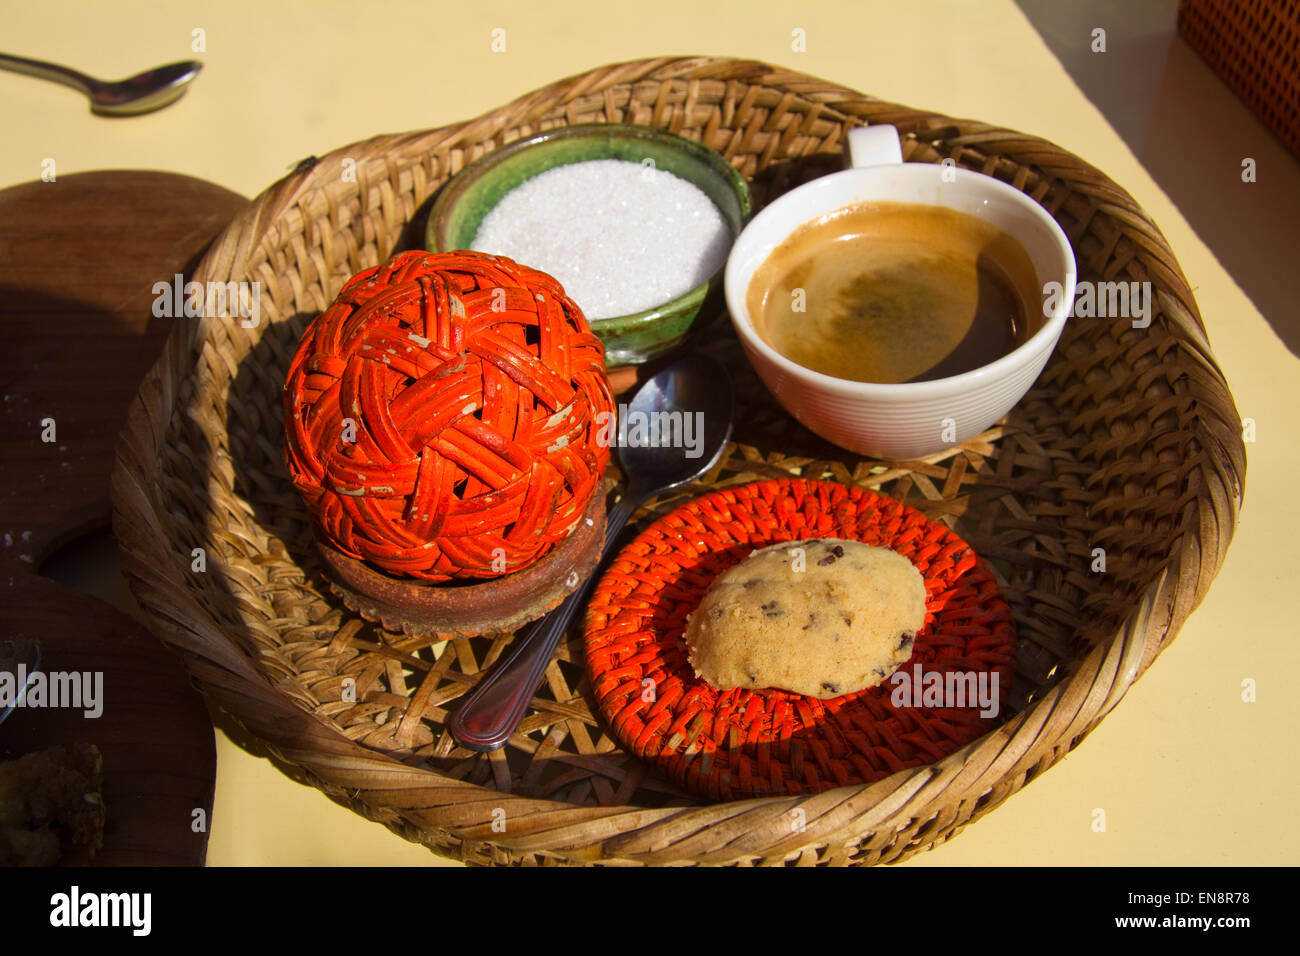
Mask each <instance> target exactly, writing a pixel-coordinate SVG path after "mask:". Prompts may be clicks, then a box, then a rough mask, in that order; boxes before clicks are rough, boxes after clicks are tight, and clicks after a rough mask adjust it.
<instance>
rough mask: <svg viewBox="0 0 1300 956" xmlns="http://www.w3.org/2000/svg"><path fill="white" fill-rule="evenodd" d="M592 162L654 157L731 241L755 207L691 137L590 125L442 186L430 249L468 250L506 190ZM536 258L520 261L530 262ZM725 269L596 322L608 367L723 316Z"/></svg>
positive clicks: (518, 147)
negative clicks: (711, 210)
mask: <svg viewBox="0 0 1300 956" xmlns="http://www.w3.org/2000/svg"><path fill="white" fill-rule="evenodd" d="M590 159H624V160H628V161H630V162H634V163H642V162H645V160H646V159H650V160H653V162H654V165H655V167H656V168H658V169H661V170H665V171H667V172H670V173H673V174H674V175H676V176H680V177H681V178H682V179H685V180H686V181H687V182H690V183H693V184H694V185H695V186H697V187H699V189H700V190H701V191H702V192H703V193H704V194H705V195H706V196H708V197H709V199H711V200H712V201H713V203H714V205H715V206H717V207H718V210H719V211H720V212H721V213H722V217H723V219H725V220H726V222H727V224H728V225H729V226H730V227H731V234H732V238H735V236H737V235H739V234H740V230H741V229H742V228H743V227H744V225H745V223H746V222H747V221H748V219H749V216H750V213H751V212H752V206H751V202H750V197H749V186H748V184H747V183H746V182H745V178H744V177H743V176H741V175H740V173H738V172H737V171H736V169H735V168H734V167H733V166H732V165H731V164H730V163H729V162H727V161H726V160H725V159H723V158H722V156H721V155H719V154H718V153H716V152H714V151H713V150H711V149H709V148H708V147H706V146H702V145H700V144H699V143H697V142H695V141H694V140H691V139H686V138H685V137H682V136H674V135H673V134H671V133H664V132H661V131H659V130H656V129H652V128H650V127H648V126H632V125H627V124H621V123H586V124H582V125H579V126H565V127H561V128H558V129H553V130H547V131H546V132H544V133H539V134H537V135H536V136H532V137H529V138H528V139H522V140H518V141H517V142H514V143H511V144H510V145H509V146H505V147H502V148H501V149H498V150H495V151H494V152H492V153H489V154H488V155H487V156H484V157H483V158H482V159H480V160H478V161H477V162H475V163H472V164H471V165H469V166H467V167H465V168H464V169H463V170H461V171H460V172H459V173H457V174H456V175H455V176H454V177H452V179H451V180H450V181H449V182H448V183H447V185H446V186H444V187H443V188H442V190H441V191H440V192H439V194H438V196H437V198H436V199H435V200H434V203H433V207H432V208H431V209H430V211H429V221H428V225H427V226H426V229H425V240H426V242H427V244H428V248H429V250H430V251H431V252H451V251H453V250H456V249H469V248H470V246H471V243H473V241H474V237H475V236H476V235H477V234H478V227H479V223H481V222H482V221H483V217H484V216H486V215H487V214H488V212H489V211H490V210H491V209H492V207H493V206H495V205H496V204H497V203H498V202H500V201H501V199H502V198H503V197H504V196H505V194H506V193H508V192H510V190H512V189H514V188H515V187H516V186H518V185H519V184H520V183H522V182H524V181H525V180H528V179H531V178H532V177H534V176H536V175H538V174H539V173H543V172H545V171H546V170H548V169H552V168H554V167H556V166H563V165H566V164H568V163H580V162H584V161H586V160H590ZM530 264H531V263H526V262H525V263H522V265H530ZM724 268H725V266H723V267H719V269H718V271H717V272H715V273H714V274H713V275H712V276H711V277H710V278H709V280H708V281H707V282H705V283H702V284H701V285H698V286H696V287H695V288H694V289H691V290H690V291H689V292H687V293H686V294H684V295H681V296H678V297H677V298H675V299H672V300H670V301H668V302H665V303H663V304H662V305H660V306H657V307H655V308H653V309H647V310H646V311H644V312H637V313H635V314H634V315H619V316H611V317H610V318H607V319H595V320H593V321H592V322H591V329H592V331H593V332H595V333H596V334H597V335H599V336H600V338H601V341H602V342H604V343H605V364H606V365H607V366H608V367H609V368H617V367H619V366H624V365H639V364H641V363H643V362H649V361H651V360H653V359H655V358H658V357H660V356H661V355H664V354H665V353H667V352H670V351H671V350H672V349H674V348H676V347H677V346H678V345H680V344H681V343H682V342H684V341H685V340H686V339H687V338H688V337H689V336H690V335H691V334H692V333H693V332H695V331H697V330H698V329H700V328H702V327H703V326H705V325H707V324H708V323H709V322H711V321H712V320H713V319H715V318H717V316H718V315H719V314H721V312H722V309H723V306H724V300H723V294H722V273H723V269H724Z"/></svg>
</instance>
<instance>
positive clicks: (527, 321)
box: [285, 251, 613, 581]
mask: <svg viewBox="0 0 1300 956" xmlns="http://www.w3.org/2000/svg"><path fill="white" fill-rule="evenodd" d="M612 409H613V399H612V397H611V395H610V391H609V381H608V379H607V378H606V376H605V363H604V349H603V347H602V346H601V343H600V340H599V339H598V338H596V336H595V335H594V334H592V332H591V330H590V328H589V326H588V324H587V320H586V318H585V317H584V316H583V314H582V312H581V310H580V309H579V308H578V306H577V305H576V304H575V303H574V302H573V301H572V300H571V299H570V298H569V297H568V296H566V295H565V293H564V290H563V289H562V288H561V287H560V285H559V283H558V282H556V281H555V280H554V279H553V278H551V277H550V276H548V275H546V274H545V273H541V272H537V271H536V270H533V269H529V268H527V267H526V266H521V265H519V264H518V263H515V262H513V261H511V260H510V259H506V258H504V257H500V256H489V255H484V254H481V253H476V252H452V253H444V254H440V255H432V254H430V253H427V252H418V251H417V252H407V253H402V254H401V255H398V256H395V257H393V258H392V259H390V260H389V261H388V262H386V263H384V264H383V265H380V266H376V267H374V268H371V269H367V270H365V271H364V272H361V273H359V274H357V275H356V276H354V277H353V278H352V279H351V280H349V281H348V283H347V284H346V285H345V286H344V287H343V291H342V292H341V293H340V294H339V297H338V299H337V300H336V301H335V302H334V304H333V305H331V306H330V308H329V309H328V310H326V311H325V312H323V313H322V314H321V315H320V316H318V317H317V319H316V320H315V321H314V322H312V324H311V325H310V326H309V327H308V329H307V331H306V333H305V334H304V336H303V338H302V341H301V343H300V345H299V348H298V352H297V354H296V355H295V357H294V360H293V363H292V365H291V366H290V369H289V374H288V377H287V381H286V384H285V423H286V439H287V441H286V446H287V447H286V452H287V458H288V463H289V470H290V473H291V475H292V476H293V481H294V484H295V486H296V487H297V488H298V490H299V491H300V492H301V493H302V495H303V498H304V500H305V501H306V503H307V506H308V508H309V510H310V511H311V513H312V516H313V517H314V519H315V520H316V522H317V525H318V527H319V529H320V530H321V531H322V532H323V533H324V534H325V535H326V536H327V537H328V539H329V540H330V541H331V542H332V543H333V544H334V545H335V546H336V547H337V548H338V549H339V550H341V551H343V552H345V553H347V554H349V555H351V556H352V557H355V558H360V559H362V560H365V561H367V562H369V563H370V564H372V565H374V566H375V567H377V568H379V569H381V570H384V571H387V572H389V573H391V574H395V575H398V576H409V577H414V578H419V579H424V580H428V581H446V580H449V579H452V578H491V577H497V576H499V575H501V574H506V573H510V572H513V571H517V570H519V569H521V568H524V567H526V566H527V565H529V564H531V563H532V562H533V561H535V560H537V559H538V558H540V557H541V556H542V555H543V554H545V553H546V552H547V551H549V550H550V549H551V548H552V547H553V546H554V545H555V544H556V542H558V541H560V540H561V539H562V538H564V536H565V535H567V534H568V533H569V532H570V531H571V530H572V529H573V527H574V526H575V525H576V524H577V522H578V520H579V519H580V518H581V516H582V513H583V509H584V508H585V507H586V505H587V502H588V501H589V500H590V498H591V495H592V494H593V493H595V491H596V489H597V487H598V483H599V481H600V478H601V476H602V475H603V474H604V471H605V466H606V464H607V463H608V461H609V449H608V447H606V446H605V445H604V444H602V443H601V442H598V441H597V435H598V434H599V433H600V431H601V428H600V424H601V422H602V421H603V418H602V417H601V413H604V414H605V415H609V414H611V413H612Z"/></svg>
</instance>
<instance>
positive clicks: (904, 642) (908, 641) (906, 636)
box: [898, 631, 914, 651]
mask: <svg viewBox="0 0 1300 956" xmlns="http://www.w3.org/2000/svg"><path fill="white" fill-rule="evenodd" d="M913 640H914V637H913V635H912V632H911V631H904V632H903V633H902V634H900V635H898V649H899V650H900V651H903V650H906V649H907V648H909V647H911V646H912V641H913Z"/></svg>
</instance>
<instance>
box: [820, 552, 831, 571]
mask: <svg viewBox="0 0 1300 956" xmlns="http://www.w3.org/2000/svg"><path fill="white" fill-rule="evenodd" d="M834 563H835V555H833V554H828V555H826V557H824V558H822V559H821V560H820V561H818V562H817V566H818V567H822V568H824V567H826V565H828V564H834Z"/></svg>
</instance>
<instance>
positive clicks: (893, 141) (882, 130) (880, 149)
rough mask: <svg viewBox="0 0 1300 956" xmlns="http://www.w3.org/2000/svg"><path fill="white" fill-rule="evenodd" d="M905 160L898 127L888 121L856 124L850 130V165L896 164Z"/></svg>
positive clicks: (857, 166) (855, 166) (854, 166)
mask: <svg viewBox="0 0 1300 956" xmlns="http://www.w3.org/2000/svg"><path fill="white" fill-rule="evenodd" d="M902 161H903V147H902V143H901V142H900V141H899V138H898V129H897V128H896V127H893V126H890V125H888V124H886V123H881V124H878V125H876V126H855V127H853V129H851V130H849V165H850V166H852V167H853V168H855V169H857V168H859V167H862V166H894V165H897V164H899V163H901V162H902Z"/></svg>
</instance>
